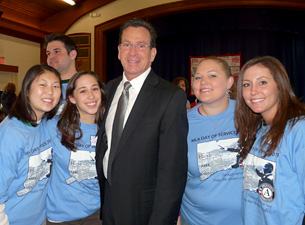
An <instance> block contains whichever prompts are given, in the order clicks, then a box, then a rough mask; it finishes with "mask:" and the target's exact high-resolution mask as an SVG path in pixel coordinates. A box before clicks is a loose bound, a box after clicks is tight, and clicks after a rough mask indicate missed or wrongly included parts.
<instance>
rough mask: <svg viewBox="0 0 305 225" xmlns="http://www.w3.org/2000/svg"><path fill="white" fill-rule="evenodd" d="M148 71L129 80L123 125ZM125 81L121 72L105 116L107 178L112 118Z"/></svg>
mask: <svg viewBox="0 0 305 225" xmlns="http://www.w3.org/2000/svg"><path fill="white" fill-rule="evenodd" d="M150 71H151V67H149V68H148V69H147V70H146V71H145V72H144V73H143V74H141V75H140V76H138V77H136V78H134V79H132V80H130V81H129V82H130V84H131V88H129V100H128V105H127V109H126V114H125V118H124V124H123V127H124V126H125V123H126V121H127V119H128V117H129V114H130V112H131V110H132V107H133V105H134V103H135V101H136V99H137V97H138V94H139V92H140V90H141V88H142V86H143V83H144V81H145V80H146V78H147V76H148V74H149V73H150ZM126 81H128V80H127V78H126V76H125V73H123V79H122V81H121V83H120V84H119V85H118V88H117V89H116V92H115V94H114V97H113V100H112V103H111V106H110V108H109V111H108V115H107V118H106V123H105V129H106V136H107V143H108V149H107V150H106V152H105V155H104V158H103V171H104V175H105V177H106V178H107V170H108V160H109V154H110V150H111V149H110V147H111V138H112V126H113V120H114V116H115V112H116V109H117V105H118V101H119V98H120V96H121V94H122V92H123V87H124V83H125V82H126ZM123 129H124V128H123Z"/></svg>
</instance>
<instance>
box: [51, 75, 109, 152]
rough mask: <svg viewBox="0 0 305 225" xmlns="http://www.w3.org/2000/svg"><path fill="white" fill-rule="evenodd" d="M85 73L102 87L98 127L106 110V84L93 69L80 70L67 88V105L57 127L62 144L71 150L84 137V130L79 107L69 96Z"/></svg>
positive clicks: (96, 120) (74, 148)
mask: <svg viewBox="0 0 305 225" xmlns="http://www.w3.org/2000/svg"><path fill="white" fill-rule="evenodd" d="M83 75H90V76H93V77H94V78H95V79H96V81H97V83H98V84H99V87H100V89H101V98H102V99H101V105H100V106H99V109H98V110H97V113H96V119H95V122H96V123H97V125H98V127H99V125H100V124H101V122H102V118H103V114H104V111H105V104H106V95H105V90H104V84H103V83H102V82H101V81H100V79H99V78H98V76H97V74H96V73H94V72H92V71H80V72H78V73H76V74H75V75H74V76H73V77H72V78H71V79H70V81H69V83H68V86H67V90H66V99H65V106H64V109H63V112H62V114H61V116H60V119H59V121H58V123H57V128H58V130H59V132H60V133H61V135H62V137H61V144H62V145H63V146H65V147H66V148H67V149H69V150H71V151H75V150H76V147H75V141H76V140H79V139H81V138H82V136H83V132H82V130H81V128H80V115H79V112H78V109H77V107H76V105H75V104H72V103H71V102H70V100H69V96H72V95H73V92H74V90H75V88H76V81H77V80H78V79H79V78H80V77H82V76H83Z"/></svg>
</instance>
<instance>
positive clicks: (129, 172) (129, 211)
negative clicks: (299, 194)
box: [96, 71, 188, 225]
mask: <svg viewBox="0 0 305 225" xmlns="http://www.w3.org/2000/svg"><path fill="white" fill-rule="evenodd" d="M121 80H122V77H119V78H117V79H115V80H112V81H110V82H109V83H108V84H107V92H108V99H107V101H108V102H107V105H106V112H105V115H104V120H103V123H102V126H101V130H100V131H99V135H98V141H97V146H96V165H97V172H98V178H99V182H100V188H101V196H102V198H101V201H102V204H103V203H104V200H103V199H104V197H103V190H104V184H105V177H104V173H103V166H102V163H103V157H104V154H105V152H106V150H107V137H106V134H105V120H106V119H107V113H108V110H109V107H110V105H111V102H112V99H113V96H114V94H115V91H116V89H117V86H118V85H119V83H120V81H121ZM185 105H186V95H185V93H184V92H183V90H182V89H180V88H179V87H177V86H175V85H172V84H171V83H169V82H167V81H165V80H163V79H161V78H160V77H158V76H157V75H156V74H155V73H154V72H153V71H151V72H150V74H149V75H148V77H147V79H146V80H145V81H144V84H143V86H142V89H141V91H140V93H139V95H138V97H137V99H136V101H135V103H134V106H133V108H132V110H131V112H130V115H129V117H128V119H127V121H126V124H125V127H124V130H123V133H122V136H121V139H120V142H119V144H118V149H117V153H116V156H115V158H114V161H113V164H112V174H111V179H112V183H111V184H112V185H111V194H112V196H111V197H112V204H113V214H114V218H115V224H116V225H145V224H151V225H161V224H164V225H168V224H174V223H175V221H176V219H177V217H178V213H179V209H180V204H181V198H182V195H183V192H184V187H185V183H186V175H187V133H188V122H187V117H186V107H185ZM113 141H116V140H113Z"/></svg>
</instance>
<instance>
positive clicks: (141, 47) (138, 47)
mask: <svg viewBox="0 0 305 225" xmlns="http://www.w3.org/2000/svg"><path fill="white" fill-rule="evenodd" d="M120 46H121V48H122V49H124V50H130V49H131V48H132V47H133V46H134V47H135V49H136V50H137V51H141V50H142V51H143V50H145V49H146V48H150V45H145V44H131V43H127V42H126V43H121V44H120Z"/></svg>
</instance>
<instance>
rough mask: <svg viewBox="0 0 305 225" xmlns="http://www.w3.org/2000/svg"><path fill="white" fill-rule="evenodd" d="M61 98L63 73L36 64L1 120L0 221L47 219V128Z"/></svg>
mask: <svg viewBox="0 0 305 225" xmlns="http://www.w3.org/2000/svg"><path fill="white" fill-rule="evenodd" d="M60 98H61V86H60V75H59V73H58V72H57V71H56V70H55V69H53V68H52V67H49V66H47V65H35V66H33V67H31V68H30V69H29V70H28V72H27V73H26V75H25V77H24V80H23V83H22V88H21V91H20V94H19V95H18V97H17V100H16V103H15V105H13V108H12V110H11V111H10V113H9V115H8V117H6V118H5V119H4V121H3V122H2V123H1V125H0V165H1V167H0V183H1V185H0V224H8V222H9V224H25V225H33V224H42V223H43V221H44V220H45V213H46V207H45V202H46V195H47V189H46V185H47V182H48V178H49V176H50V168H51V162H52V156H51V150H52V147H51V144H50V142H51V141H50V138H49V136H48V134H47V133H46V130H45V127H46V119H51V118H52V117H53V116H54V115H55V113H56V110H57V109H58V106H59V104H58V103H59V100H60ZM4 206H5V211H2V210H1V209H3V208H4ZM5 214H6V215H7V216H6V215H5ZM7 217H8V221H7Z"/></svg>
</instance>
